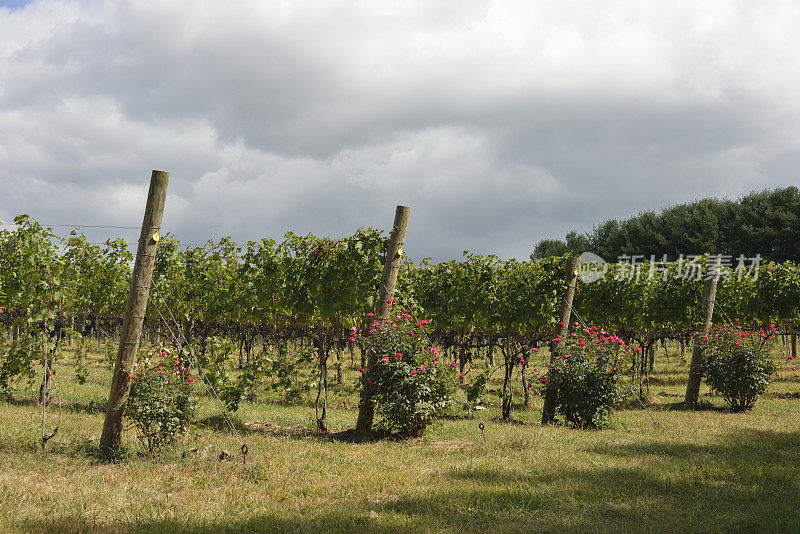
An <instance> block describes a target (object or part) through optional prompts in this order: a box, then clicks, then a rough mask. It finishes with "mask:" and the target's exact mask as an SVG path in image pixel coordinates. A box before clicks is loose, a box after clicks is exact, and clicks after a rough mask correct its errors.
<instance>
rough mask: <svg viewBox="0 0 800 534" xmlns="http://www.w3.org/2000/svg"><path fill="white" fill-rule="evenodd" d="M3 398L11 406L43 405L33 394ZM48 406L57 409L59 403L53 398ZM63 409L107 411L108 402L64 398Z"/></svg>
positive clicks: (75, 411)
mask: <svg viewBox="0 0 800 534" xmlns="http://www.w3.org/2000/svg"><path fill="white" fill-rule="evenodd" d="M2 400H3V402H5V403H6V404H10V405H11V406H37V407H38V406H41V405H40V404H39V403H38V402H36V399H34V398H33V396H30V397H27V396H26V397H18V396H16V395H9V396H6V397H4V398H3V399H2ZM47 407H48V409H53V408H55V409H57V408H58V405H57V404H56V402H55V401H54V400H53V401H51V402H50V403H49V404H48V405H47ZM61 409H62V410H63V411H65V412H72V413H105V411H106V403H105V402H97V401H89V402H74V401H66V400H63V398H62V400H61Z"/></svg>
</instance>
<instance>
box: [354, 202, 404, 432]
mask: <svg viewBox="0 0 800 534" xmlns="http://www.w3.org/2000/svg"><path fill="white" fill-rule="evenodd" d="M410 215H411V208H409V207H407V206H397V209H396V210H395V214H394V225H393V226H392V233H391V234H390V235H389V246H388V247H387V248H386V259H385V260H384V263H383V277H382V278H381V287H380V291H379V295H380V297H379V298H378V305H377V307H376V309H375V315H376V317H377V318H378V320H380V321H384V320H386V319H388V318H389V313H390V312H391V310H392V305H391V303H390V302H388V301H389V300H390V299H392V297H394V288H395V286H396V285H397V273H398V271H399V270H400V260H401V258H402V255H403V244H404V242H405V240H406V228H408V218H409V216H410ZM376 360H377V356H376V355H374V354H369V355H367V366H366V367H365V368H364V376H369V374H370V372H371V371H372V369H373V367H374V366H375V365H377V361H376ZM371 396H372V388H370V387H369V385H368V384H367V383H366V382H364V383H363V384H362V386H361V402H360V404H359V408H358V420H357V421H356V435H357V436H358V437H360V438H363V437H364V436H366V435H367V434H368V433H369V431H370V430H372V420H373V419H374V416H375V412H374V407H373V406H372V402H371V401H370V397H371Z"/></svg>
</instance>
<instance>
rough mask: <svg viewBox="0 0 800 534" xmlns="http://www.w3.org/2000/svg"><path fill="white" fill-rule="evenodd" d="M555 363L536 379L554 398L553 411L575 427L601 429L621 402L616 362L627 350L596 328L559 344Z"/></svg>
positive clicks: (615, 338)
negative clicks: (554, 408)
mask: <svg viewBox="0 0 800 534" xmlns="http://www.w3.org/2000/svg"><path fill="white" fill-rule="evenodd" d="M562 347H563V350H562V352H561V353H560V354H559V355H558V356H559V360H558V361H556V362H554V363H553V364H552V365H550V369H549V372H548V374H547V378H542V379H540V382H542V384H543V386H544V387H545V388H546V389H547V392H548V394H554V395H555V405H556V412H557V413H559V414H561V415H563V416H564V419H565V420H566V422H567V423H568V424H570V425H572V426H575V427H577V428H603V427H605V426H608V424H609V416H610V415H611V412H612V410H613V408H614V407H616V406H618V405H619V403H620V402H622V399H623V394H622V387H621V384H620V373H619V372H618V369H617V364H616V360H617V357H618V356H619V353H620V351H622V352H623V353H627V352H628V351H629V350H630V349H629V347H627V346H625V343H624V342H623V341H622V340H621V339H620V338H618V337H616V336H611V335H606V333H605V331H602V330H601V331H599V332H598V330H597V328H596V327H592V328H589V329H584V330H583V331H582V332H580V333H578V332H575V333H573V334H572V335H571V336H569V337H568V338H567V339H566V340H564V343H563V345H562Z"/></svg>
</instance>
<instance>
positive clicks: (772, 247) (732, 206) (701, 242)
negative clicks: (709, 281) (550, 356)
mask: <svg viewBox="0 0 800 534" xmlns="http://www.w3.org/2000/svg"><path fill="white" fill-rule="evenodd" d="M582 252H593V253H595V254H598V255H599V256H601V257H602V258H604V259H605V260H606V261H615V260H616V259H617V258H619V257H621V256H626V255H627V256H632V255H642V256H644V257H646V258H649V257H650V256H655V257H656V258H661V257H662V256H663V255H664V254H666V255H667V256H669V257H670V258H676V257H678V256H679V255H681V254H683V255H690V254H703V253H710V254H725V255H731V256H733V257H734V258H735V257H737V256H739V255H744V256H746V257H752V256H755V255H756V254H760V255H761V257H762V258H764V259H765V261H775V262H783V261H787V260H790V261H793V262H800V191H798V189H797V187H786V188H779V189H772V190H766V189H765V190H763V191H758V192H753V193H750V194H748V195H745V196H743V197H741V198H740V199H738V200H720V199H716V198H706V199H702V200H698V201H695V202H691V203H688V204H678V205H676V206H672V207H670V208H666V209H664V210H662V211H661V212H660V213H656V212H654V211H644V212H641V213H639V214H638V215H636V216H634V217H630V218H628V219H623V220H617V219H608V220H606V221H603V222H602V223H600V224H598V225H597V226H595V227H594V229H593V230H592V232H589V233H579V232H576V231H571V232H569V233H568V234H567V235H566V237H565V238H564V239H543V240H541V241H539V242H538V243H537V244H536V245H535V247H534V251H533V254H531V257H532V258H533V259H539V258H546V257H549V256H560V255H562V254H566V253H574V254H580V253H582Z"/></svg>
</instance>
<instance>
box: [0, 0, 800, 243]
mask: <svg viewBox="0 0 800 534" xmlns="http://www.w3.org/2000/svg"><path fill="white" fill-rule="evenodd" d="M799 14H800V10H799V9H798V8H797V7H796V6H794V5H793V4H792V3H789V2H774V3H769V4H764V5H749V4H748V5H738V6H733V5H731V4H729V3H726V2H717V3H714V2H712V3H709V4H706V5H704V6H703V7H702V8H701V7H700V6H689V5H685V6H684V5H674V6H673V5H670V6H666V5H664V4H663V3H660V2H655V1H653V2H639V3H637V5H636V7H635V8H633V7H631V5H630V4H629V3H627V2H607V3H604V4H603V6H602V7H598V8H596V9H592V8H587V7H586V4H585V3H583V2H543V3H536V5H535V6H534V5H533V4H531V3H527V2H519V3H516V4H514V3H496V2H482V1H480V2H479V1H476V2H463V1H459V2H441V3H438V2H437V3H435V4H431V3H427V2H420V3H411V2H406V3H401V4H399V5H397V6H390V5H389V4H385V5H380V4H376V5H366V4H362V3H355V2H344V1H342V2H334V3H313V2H311V3H303V4H301V3H294V2H277V1H276V2H269V3H265V2H250V3H248V2H244V1H242V2H236V3H235V4H231V5H224V4H222V3H216V4H214V3H207V4H203V3H192V9H186V6H184V5H182V3H181V2H169V3H167V2H163V3H155V4H154V3H152V2H137V1H128V2H86V3H80V2H77V3H61V2H58V1H54V0H50V1H39V2H34V4H32V5H30V6H28V7H27V8H25V9H24V10H19V11H16V12H13V13H10V14H9V13H0V30H3V29H5V30H6V32H5V34H4V33H3V32H2V31H0V69H2V71H3V72H4V73H5V74H4V77H3V79H2V80H0V125H2V127H1V128H0V183H1V184H2V189H3V194H2V195H0V218H9V217H11V216H13V214H16V213H18V212H23V211H26V212H31V213H32V214H34V215H36V216H37V217H39V218H40V219H42V220H45V219H49V220H51V221H59V220H62V219H73V220H74V219H76V218H77V219H80V221H78V222H82V221H88V222H97V221H101V222H109V223H110V224H122V221H125V222H126V223H127V224H130V223H134V224H136V222H138V218H139V217H140V209H141V208H140V206H139V204H141V203H142V202H143V199H142V198H141V195H142V194H143V193H142V190H143V189H144V187H145V186H144V185H142V184H146V181H147V177H148V175H149V170H150V169H152V168H160V169H164V170H169V171H171V173H172V178H171V181H170V198H169V201H168V205H167V214H166V218H165V223H167V224H168V225H169V226H170V228H172V229H174V232H175V233H176V234H178V235H179V237H181V238H182V239H183V240H184V241H188V242H203V241H205V240H206V239H207V238H209V237H219V236H220V235H226V234H231V235H233V236H234V237H235V238H236V239H237V240H246V239H257V238H259V237H261V236H271V237H276V238H279V237H280V236H282V235H283V233H284V232H285V231H286V230H290V229H291V230H294V231H297V232H300V233H305V232H313V233H316V234H333V235H337V234H343V233H349V232H352V231H353V230H355V229H356V228H357V227H359V226H365V225H372V226H378V227H383V228H386V227H387V226H388V225H389V224H390V222H391V217H392V213H393V210H394V205H395V204H407V205H411V206H412V209H413V212H412V224H411V226H410V228H409V239H408V242H409V252H410V253H411V254H412V255H414V256H415V257H417V258H419V257H422V256H432V257H434V258H445V257H451V256H458V255H459V254H460V251H461V250H463V249H470V250H474V251H476V252H481V253H498V254H500V255H503V256H516V257H520V258H525V257H527V255H528V254H529V252H530V250H531V248H532V245H533V243H535V242H536V241H537V240H538V239H540V238H542V237H558V236H563V234H564V233H566V232H567V231H568V230H570V229H573V228H576V229H579V230H589V229H591V226H592V224H594V223H597V222H599V221H600V220H602V219H604V218H608V217H625V216H627V215H631V214H634V213H636V212H638V211H640V210H644V209H658V208H660V207H663V206H666V205H670V204H674V203H677V202H682V201H688V200H693V199H695V198H697V197H701V196H730V197H735V196H738V195H740V194H742V193H745V192H747V191H749V190H751V189H760V188H763V187H767V186H780V185H787V184H790V183H793V182H794V181H795V180H794V169H795V168H796V165H794V163H795V162H796V161H797V159H798V154H799V153H800V150H799V149H800V140H798V138H797V135H796V133H795V128H796V126H795V125H796V120H797V118H798V117H797V113H798V110H800V106H799V105H798V104H800V98H798V97H797V96H796V94H795V91H794V89H793V88H796V86H797V85H796V84H795V82H798V81H800V80H798V74H800V73H799V72H798V69H794V68H793V67H792V65H793V64H794V63H793V54H794V50H796V49H797V44H800V43H798V42H797V38H796V37H795V36H794V35H795V32H794V30H793V28H794V27H795V26H796V23H797V22H798V21H800V15H799ZM62 21H63V22H62ZM23 30H24V31H23ZM2 35H4V36H2ZM89 219H92V220H91V221H89ZM69 222H72V221H69Z"/></svg>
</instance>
